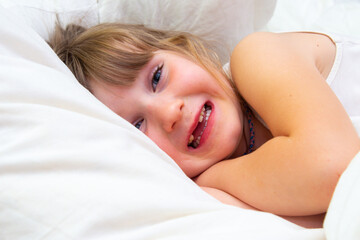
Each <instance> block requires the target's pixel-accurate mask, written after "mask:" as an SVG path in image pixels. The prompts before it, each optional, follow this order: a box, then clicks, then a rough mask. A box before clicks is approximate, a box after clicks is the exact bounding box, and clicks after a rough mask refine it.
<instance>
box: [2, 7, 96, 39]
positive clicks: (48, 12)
mask: <svg viewBox="0 0 360 240" xmlns="http://www.w3.org/2000/svg"><path fill="white" fill-rule="evenodd" d="M0 5H2V6H3V7H5V8H6V9H7V10H8V11H11V12H12V13H13V14H15V15H16V16H17V17H18V18H21V19H22V20H23V21H24V22H26V23H27V24H28V25H29V26H30V27H32V28H33V29H34V30H35V31H36V32H37V33H38V34H40V36H41V37H42V38H44V39H45V40H48V38H49V34H51V33H52V31H53V29H54V26H55V22H56V15H58V17H59V20H60V21H61V23H62V24H64V25H67V24H69V23H78V24H81V25H83V26H85V27H89V26H92V25H95V24H98V23H99V18H98V6H97V0H76V1H73V0H61V1H54V0H31V1H28V0H0Z"/></svg>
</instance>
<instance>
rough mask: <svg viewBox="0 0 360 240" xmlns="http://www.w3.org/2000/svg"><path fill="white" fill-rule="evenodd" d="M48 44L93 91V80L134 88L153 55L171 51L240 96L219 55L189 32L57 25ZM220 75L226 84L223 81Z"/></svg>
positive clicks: (79, 79) (81, 81)
mask: <svg viewBox="0 0 360 240" xmlns="http://www.w3.org/2000/svg"><path fill="white" fill-rule="evenodd" d="M48 43H49V45H50V46H51V47H52V48H53V50H54V51H55V52H56V54H57V55H58V56H59V58H60V59H61V60H62V61H63V62H64V63H65V64H66V65H67V66H68V67H69V68H70V70H71V71H72V72H73V74H74V75H75V77H76V78H77V80H78V81H79V82H80V83H81V84H82V85H83V86H84V87H86V88H87V89H89V90H90V91H91V89H90V87H89V81H90V79H94V80H97V81H104V82H107V83H110V84H116V85H124V86H129V85H131V84H132V83H133V82H134V80H135V79H136V76H137V75H138V73H139V71H140V70H141V69H142V68H143V67H144V66H145V65H146V64H147V63H148V62H149V61H150V59H151V58H152V56H153V55H154V52H156V51H158V50H168V51H172V52H175V53H179V54H181V55H183V56H185V57H188V58H189V59H190V60H192V61H193V62H195V63H197V64H199V65H201V66H202V67H204V69H206V70H207V71H208V72H209V73H211V74H212V75H213V76H214V77H215V78H216V79H217V80H218V81H219V83H220V85H221V86H222V87H223V88H224V89H225V90H227V92H229V93H230V94H235V95H237V91H235V87H234V84H233V82H232V81H231V79H230V78H229V77H228V76H227V75H226V74H225V72H224V71H223V69H222V66H221V63H220V61H219V59H218V57H217V55H216V53H215V52H213V51H212V50H210V47H209V46H207V45H206V43H205V42H204V41H202V40H201V39H200V38H198V37H196V36H194V35H192V34H189V33H186V32H177V31H162V30H155V29H151V28H147V27H144V26H142V25H129V24H120V23H103V24H99V25H96V26H94V27H91V28H89V29H85V28H84V27H81V26H78V25H75V24H71V25H68V26H67V27H66V28H65V29H64V28H62V27H61V26H60V24H59V23H58V24H56V28H55V32H54V34H53V35H52V36H51V38H50V40H49V42H48ZM221 75H222V76H224V77H225V78H226V80H227V83H224V82H223V81H221V80H220V77H219V76H221ZM229 84H230V86H229Z"/></svg>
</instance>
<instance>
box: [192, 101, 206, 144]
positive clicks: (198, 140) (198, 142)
mask: <svg viewBox="0 0 360 240" xmlns="http://www.w3.org/2000/svg"><path fill="white" fill-rule="evenodd" d="M210 114H211V107H210V106H208V105H205V116H204V118H205V126H204V128H203V130H202V131H201V133H200V135H199V136H198V137H197V138H196V140H195V141H194V136H193V135H191V136H190V140H191V141H189V142H190V143H189V145H188V146H191V147H193V148H197V147H198V146H199V144H200V140H201V137H202V134H203V133H204V130H205V128H206V126H207V121H208V119H209V116H210Z"/></svg>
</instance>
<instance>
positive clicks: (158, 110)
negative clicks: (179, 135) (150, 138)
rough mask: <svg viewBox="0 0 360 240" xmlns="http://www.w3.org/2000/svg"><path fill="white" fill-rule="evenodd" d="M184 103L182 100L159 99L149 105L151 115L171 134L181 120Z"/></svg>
mask: <svg viewBox="0 0 360 240" xmlns="http://www.w3.org/2000/svg"><path fill="white" fill-rule="evenodd" d="M183 107H184V101H183V100H182V99H179V98H178V99H159V100H158V101H157V102H156V103H152V104H150V105H149V109H150V110H151V114H152V115H153V116H154V117H155V121H157V122H158V123H159V124H160V125H161V126H162V128H163V129H164V130H165V131H166V132H171V131H173V130H174V128H175V127H176V124H177V123H178V122H179V121H180V120H181V118H182V114H183Z"/></svg>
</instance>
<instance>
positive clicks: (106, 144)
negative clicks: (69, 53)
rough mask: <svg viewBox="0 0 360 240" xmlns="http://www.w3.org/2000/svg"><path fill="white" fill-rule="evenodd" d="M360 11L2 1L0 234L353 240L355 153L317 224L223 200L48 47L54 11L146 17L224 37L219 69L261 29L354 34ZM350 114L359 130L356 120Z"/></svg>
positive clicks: (267, 0)
mask: <svg viewBox="0 0 360 240" xmlns="http://www.w3.org/2000/svg"><path fill="white" fill-rule="evenodd" d="M359 12H360V3H359V2H358V1H355V0H350V1H349V0H347V1H344V0H343V1H336V0H321V1H316V2H315V1H311V0H293V1H286V0H278V1H275V0H230V1H222V0H207V1H205V0H203V1H201V0H198V1H192V0H182V1H176V0H153V1H146V0H118V1H116V0H97V1H96V0H79V1H71V0H66V1H55V0H53V1H45V0H33V1H26V0H16V1H15V0H0V133H1V134H0V239H1V240H3V239H4V240H25V239H26V240H28V239H41V240H45V239H46V240H70V239H71V240H74V239H86V240H97V239H101V240H108V239H109V240H110V239H126V240H128V239H129V240H130V239H136V240H137V239H244V240H246V239H249V240H250V239H251V240H255V239H277V240H280V239H302V240H322V239H329V240H335V239H360V218H359V215H360V207H359V206H358V205H359V204H358V203H359V202H360V174H359V172H360V154H358V155H357V156H356V157H355V158H354V159H353V161H352V162H351V164H350V165H349V167H348V168H347V170H346V171H345V173H344V174H343V175H342V177H341V179H340V181H339V183H338V186H337V188H336V190H335V193H334V196H333V198H332V201H331V204H330V207H329V211H328V213H327V216H326V219H325V223H324V227H323V228H319V229H305V228H302V227H299V226H297V225H295V224H292V223H290V222H288V221H286V220H284V219H282V218H280V217H277V216H275V215H273V214H269V213H264V212H257V211H252V210H245V209H240V208H237V207H233V206H229V205H225V204H222V203H220V202H218V201H217V200H215V199H214V198H212V197H211V196H210V195H208V194H206V193H205V192H203V191H202V190H201V189H200V188H199V187H198V186H197V185H196V184H194V183H193V182H192V181H191V180H190V179H188V178H187V177H186V176H185V175H184V174H183V173H182V171H181V170H180V169H179V167H178V166H177V165H176V164H175V163H174V162H173V161H172V160H171V159H170V158H169V157H168V156H167V155H166V154H165V153H164V152H162V151H161V150H160V149H159V148H158V147H157V146H156V145H155V144H154V143H152V142H151V141H150V140H149V139H148V138H147V137H145V136H144V135H143V134H142V133H141V132H140V131H137V130H136V129H135V128H134V127H133V126H131V125H130V124H129V123H127V122H126V121H125V120H123V119H122V118H120V117H119V116H117V115H116V114H115V113H113V112H112V111H110V110H109V109H108V108H107V107H106V106H104V105H103V104H102V103H101V102H99V101H98V100H97V99H96V98H95V97H93V96H92V95H91V94H90V93H89V92H88V91H87V90H86V89H84V88H83V87H82V86H81V85H80V84H79V83H77V81H76V79H75V78H74V76H73V75H72V74H71V72H70V71H69V70H68V69H67V68H66V67H65V66H64V64H62V62H61V61H60V60H59V59H58V58H57V56H56V55H55V53H54V52H53V51H52V50H51V49H50V48H49V46H48V45H47V44H46V42H45V40H46V39H48V37H49V33H50V32H51V30H52V28H53V26H54V22H55V18H56V14H58V16H59V19H60V20H61V22H62V23H63V24H66V23H69V22H74V21H79V23H80V24H82V25H84V26H91V25H94V24H97V23H100V22H107V21H121V22H127V23H142V24H146V25H149V26H153V27H158V28H163V29H176V30H184V31H190V32H193V33H195V34H199V35H200V36H203V37H205V38H207V39H209V40H210V41H213V42H214V43H216V42H221V43H222V44H223V46H224V48H219V49H216V50H217V51H218V54H219V56H220V57H221V60H222V62H223V63H224V64H225V63H226V62H227V59H228V57H229V52H230V51H231V49H232V48H233V47H234V46H235V44H236V43H237V42H238V41H239V40H240V39H241V38H243V37H244V36H246V35H247V34H249V33H251V32H254V31H258V30H263V31H296V30H301V31H304V30H309V31H336V32H341V33H343V34H350V35H354V36H359V37H360V28H359V27H360V24H359V22H360V21H359V20H360V15H359ZM79 19H80V20H79ZM220 19H221V21H220ZM335 19H337V20H338V21H334V20H335ZM352 121H353V123H354V126H355V127H356V128H357V130H358V133H359V134H360V116H359V117H354V118H353V119H352Z"/></svg>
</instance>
